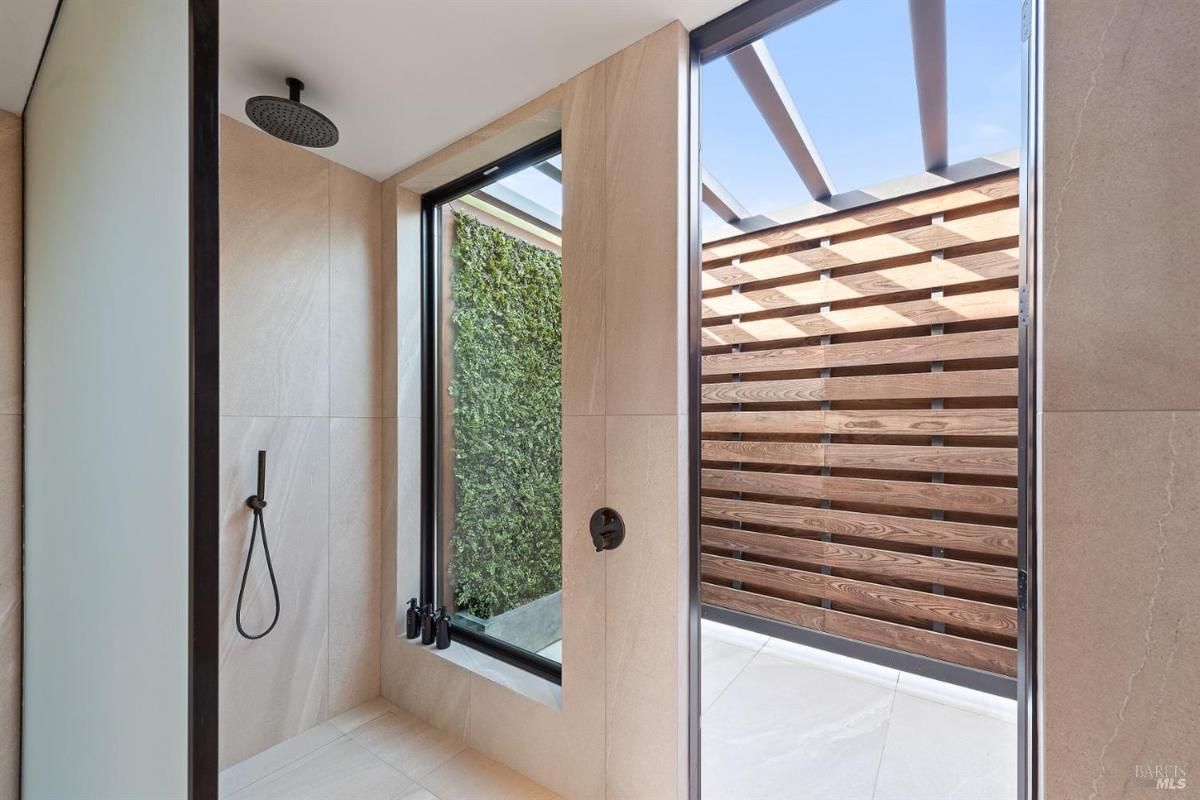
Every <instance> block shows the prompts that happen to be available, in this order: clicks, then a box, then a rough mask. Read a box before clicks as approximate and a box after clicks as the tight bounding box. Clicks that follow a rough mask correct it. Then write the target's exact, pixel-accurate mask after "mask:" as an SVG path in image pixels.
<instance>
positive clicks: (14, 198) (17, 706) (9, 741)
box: [0, 111, 22, 797]
mask: <svg viewBox="0 0 1200 800" xmlns="http://www.w3.org/2000/svg"><path fill="white" fill-rule="evenodd" d="M21 303H22V293H21V118H20V117H18V116H17V115H15V114H10V113H9V112H7V111H0V797H16V796H17V793H18V787H19V784H18V781H19V775H20V756H21V748H20V743H21V429H22V425H21V373H22V369H21Z"/></svg>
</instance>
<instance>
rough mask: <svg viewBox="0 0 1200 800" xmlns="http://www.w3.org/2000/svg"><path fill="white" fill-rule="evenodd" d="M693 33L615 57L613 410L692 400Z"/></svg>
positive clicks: (610, 114)
mask: <svg viewBox="0 0 1200 800" xmlns="http://www.w3.org/2000/svg"><path fill="white" fill-rule="evenodd" d="M687 41H688V39H687V32H686V31H685V30H684V29H683V27H682V26H681V25H679V24H678V23H673V24H671V25H668V26H667V27H665V28H663V29H662V30H660V31H658V32H657V33H654V34H652V35H650V36H647V37H646V38H645V39H642V40H641V41H640V42H638V43H636V44H634V45H631V46H630V47H627V48H626V49H624V50H622V51H621V52H620V53H618V54H617V55H615V56H613V57H612V58H610V59H608V61H606V62H605V94H606V98H607V100H606V113H605V117H606V128H605V146H606V150H605V179H606V181H605V191H604V204H605V213H606V219H605V224H606V226H607V231H608V233H607V236H606V237H605V252H604V281H605V301H604V341H605V351H606V357H605V371H606V378H605V386H606V388H607V396H606V398H605V412H606V413H608V414H677V413H679V412H680V411H682V410H683V409H684V408H685V406H684V405H683V404H684V403H686V390H685V381H686V377H687V374H686V369H685V368H684V364H685V362H684V359H683V357H682V354H683V353H684V352H686V346H685V338H684V337H685V333H686V331H685V330H684V329H685V327H686V325H685V322H684V315H685V309H686V306H685V305H684V294H685V289H686V286H687V281H686V274H687V273H686V269H685V262H686V257H687V247H686V242H685V239H684V231H685V229H686V227H687V226H686V225H685V224H684V220H685V218H686V217H685V215H684V195H685V193H684V186H685V183H686V171H685V169H684V164H685V159H684V155H685V154H684V144H683V139H684V131H685V125H684V122H685V119H686V113H685V105H684V104H685V97H686V95H685V87H686V85H687V81H686V69H687V63H688V62H687V52H688V51H687ZM593 202H595V201H594V200H593Z"/></svg>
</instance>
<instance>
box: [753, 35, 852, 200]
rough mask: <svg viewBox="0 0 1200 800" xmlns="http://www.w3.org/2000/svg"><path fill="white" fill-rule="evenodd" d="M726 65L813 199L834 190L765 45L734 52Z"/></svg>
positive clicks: (820, 197) (760, 40)
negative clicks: (729, 66) (743, 87)
mask: <svg viewBox="0 0 1200 800" xmlns="http://www.w3.org/2000/svg"><path fill="white" fill-rule="evenodd" d="M729 63H730V65H731V66H732V67H733V71H734V72H735V73H736V74H737V76H738V79H739V80H741V82H742V85H743V86H745V87H746V92H747V93H749V95H750V99H751V100H753V101H754V105H755V106H756V107H757V108H758V112H759V113H760V114H762V117H763V120H765V121H766V123H767V127H768V128H770V129H771V133H772V134H773V135H774V136H775V139H776V141H778V142H779V146H780V147H782V148H783V152H784V153H785V154H786V155H787V157H788V160H789V161H791V162H792V166H793V167H794V168H795V169H796V173H797V174H798V175H799V176H800V180H802V181H804V185H805V186H806V187H808V191H809V193H810V194H812V196H813V199H815V200H820V199H822V198H825V197H829V196H830V195H831V194H833V193H834V192H835V191H837V190H836V189H834V186H833V181H832V180H830V178H829V174H828V173H827V172H826V170H825V165H824V163H822V161H821V157H820V155H819V154H818V153H817V148H816V146H815V145H814V144H813V141H812V137H811V136H809V133H808V128H806V127H805V125H804V120H803V119H802V118H801V117H800V112H799V111H798V110H797V109H796V104H795V102H793V100H792V96H791V94H790V93H789V92H788V90H787V86H786V85H785V84H784V82H783V78H782V77H781V76H780V74H779V69H778V67H776V66H775V61H774V59H772V58H771V54H770V53H769V52H768V51H767V45H766V43H765V42H764V41H763V40H762V39H759V40H758V41H756V42H753V43H751V44H748V45H746V46H745V47H742V48H740V49H738V50H734V51H733V52H732V53H730V54H729Z"/></svg>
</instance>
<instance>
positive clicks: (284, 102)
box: [246, 78, 338, 147]
mask: <svg viewBox="0 0 1200 800" xmlns="http://www.w3.org/2000/svg"><path fill="white" fill-rule="evenodd" d="M284 82H285V83H286V84H287V86H288V96H287V97H272V96H270V95H265V94H262V95H259V96H257V97H251V98H250V99H249V100H247V101H246V116H247V117H249V118H250V120H251V121H252V122H253V123H254V124H255V125H257V126H258V127H260V128H262V129H263V130H264V131H266V132H267V133H269V134H271V135H272V136H274V137H276V138H278V139H283V140H284V141H285V142H291V143H292V144H298V145H300V146H301V147H333V146H334V145H335V144H337V142H338V129H337V126H336V125H334V124H333V122H332V121H331V120H330V119H329V117H327V116H325V115H324V114H322V113H321V112H320V111H317V110H316V109H314V108H311V107H309V106H306V105H304V103H301V102H300V92H302V91H304V82H303V81H301V80H300V79H299V78H288V79H287V80H285V81H284Z"/></svg>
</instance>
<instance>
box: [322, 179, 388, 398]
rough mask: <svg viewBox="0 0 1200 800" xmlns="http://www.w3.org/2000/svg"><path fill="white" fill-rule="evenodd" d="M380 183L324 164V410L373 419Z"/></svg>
mask: <svg viewBox="0 0 1200 800" xmlns="http://www.w3.org/2000/svg"><path fill="white" fill-rule="evenodd" d="M379 204H380V191H379V184H378V183H377V182H376V181H374V180H372V179H371V178H368V177H367V176H366V175H362V174H360V173H358V172H355V171H354V170H351V169H348V168H346V167H343V166H342V165H340V164H334V163H332V162H331V163H330V164H329V237H330V239H329V331H330V344H329V391H330V397H329V405H330V410H329V413H330V414H331V415H332V416H335V417H378V416H380V415H381V414H382V413H383V412H382V405H383V385H382V367H383V340H382V336H381V333H382V325H383V313H382V312H383V297H384V291H383V276H382V269H381V264H382V262H381V260H380V247H381V242H380V226H381V219H380V214H379Z"/></svg>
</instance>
